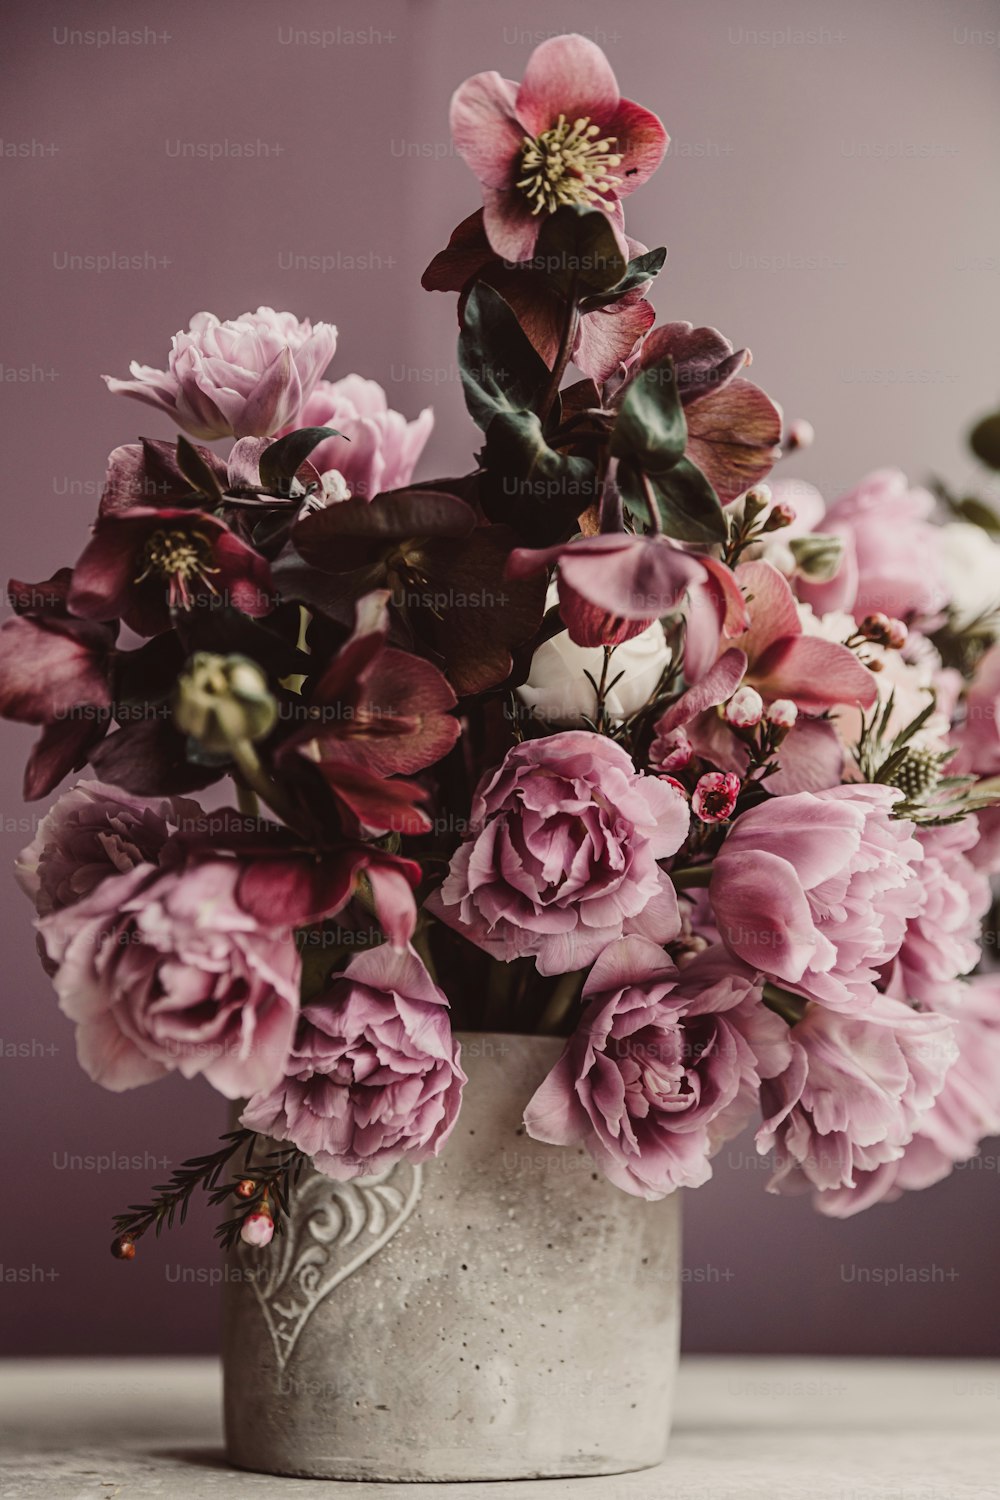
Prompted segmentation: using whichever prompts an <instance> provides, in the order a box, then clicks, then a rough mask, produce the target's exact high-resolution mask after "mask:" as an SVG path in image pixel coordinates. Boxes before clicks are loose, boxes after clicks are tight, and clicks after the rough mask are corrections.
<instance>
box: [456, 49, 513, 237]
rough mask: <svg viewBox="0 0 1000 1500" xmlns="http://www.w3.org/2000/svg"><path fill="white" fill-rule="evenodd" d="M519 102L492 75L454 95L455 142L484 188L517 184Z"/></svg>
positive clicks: (510, 89) (505, 84) (469, 81)
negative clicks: (514, 182)
mask: <svg viewBox="0 0 1000 1500" xmlns="http://www.w3.org/2000/svg"><path fill="white" fill-rule="evenodd" d="M516 99H517V85H516V84H514V83H511V82H510V81H509V80H508V79H506V78H501V77H500V74H499V73H492V72H491V73H476V74H475V75H474V76H473V77H472V78H467V79H466V80H465V82H464V83H463V84H462V85H461V86H460V87H459V88H457V89H456V90H455V92H454V94H453V95H452V100H451V110H450V115H449V119H450V123H451V135H452V139H453V141H454V142H455V146H456V148H457V150H458V151H459V153H460V155H461V156H462V157H463V158H464V159H465V162H466V164H467V165H468V166H469V167H471V169H472V171H473V172H475V174H476V176H477V177H478V178H479V181H480V182H481V183H482V184H483V186H484V187H490V188H506V187H510V186H511V185H512V183H513V181H514V172H515V169H516V166H517V162H518V160H519V159H520V153H521V150H522V148H523V146H524V130H523V128H522V126H521V125H520V124H519V123H518V120H517V119H516V118H515V106H516ZM490 240H491V243H492V236H490ZM496 248H497V247H496V245H494V249H496ZM500 253H501V254H502V253H503V252H500Z"/></svg>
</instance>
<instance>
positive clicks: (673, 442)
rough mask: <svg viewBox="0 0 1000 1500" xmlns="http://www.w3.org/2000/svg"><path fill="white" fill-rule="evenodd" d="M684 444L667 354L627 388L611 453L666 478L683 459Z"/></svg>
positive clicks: (674, 378) (680, 411) (680, 408)
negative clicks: (666, 474) (669, 471)
mask: <svg viewBox="0 0 1000 1500" xmlns="http://www.w3.org/2000/svg"><path fill="white" fill-rule="evenodd" d="M686 442H687V422H686V421H685V418H684V408H683V406H682V405H681V398H680V393H679V391H678V389H677V376H676V372H675V370H674V361H673V358H672V357H671V356H670V355H669V354H667V355H665V356H664V358H663V359H661V360H658V361H657V362H656V364H654V365H650V367H649V369H648V370H643V371H642V372H641V373H640V374H638V375H637V376H636V377H635V378H634V379H633V380H632V381H631V382H630V383H629V385H627V386H626V388H625V398H624V400H623V401H622V404H621V409H620V410H619V413H618V420H617V421H616V422H615V425H614V428H613V430H612V433H611V452H612V454H613V455H614V457H615V458H625V459H630V460H632V461H633V462H634V463H636V464H638V466H639V468H641V469H644V470H645V471H646V473H647V474H650V475H654V474H665V473H666V472H667V470H668V469H671V468H673V466H674V464H676V463H677V461H678V460H679V459H680V458H682V457H683V456H684V447H685V444H686Z"/></svg>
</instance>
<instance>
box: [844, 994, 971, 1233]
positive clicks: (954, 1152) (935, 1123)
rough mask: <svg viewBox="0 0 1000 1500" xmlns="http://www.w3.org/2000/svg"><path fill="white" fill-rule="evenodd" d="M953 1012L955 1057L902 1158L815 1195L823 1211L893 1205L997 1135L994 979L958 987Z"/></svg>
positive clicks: (848, 1212)
mask: <svg viewBox="0 0 1000 1500" xmlns="http://www.w3.org/2000/svg"><path fill="white" fill-rule="evenodd" d="M951 1014H952V1015H953V1018H954V1022H955V1042H956V1044H957V1047H958V1056H957V1058H956V1059H955V1061H954V1063H953V1064H952V1065H951V1067H950V1068H949V1069H948V1072H947V1074H946V1075H945V1080H944V1085H943V1087H942V1089H941V1092H940V1093H939V1094H938V1095H937V1097H936V1098H935V1100H934V1102H933V1104H932V1105H931V1107H930V1109H929V1110H928V1111H927V1112H926V1114H923V1115H921V1117H920V1119H919V1121H918V1124H917V1129H916V1131H915V1133H914V1135H913V1138H912V1139H911V1140H910V1141H909V1142H908V1143H907V1145H906V1147H905V1148H904V1150H903V1154H902V1155H901V1156H900V1157H898V1158H896V1159H895V1160H893V1161H891V1162H886V1163H884V1164H883V1165H881V1166H878V1167H876V1168H875V1169H874V1170H873V1171H869V1172H859V1173H858V1174H857V1176H856V1185H855V1187H853V1188H840V1189H834V1190H832V1191H829V1192H824V1193H820V1194H818V1195H817V1199H816V1207H817V1208H818V1209H819V1210H820V1211H821V1213H825V1214H829V1215H831V1216H832V1217H834V1218H847V1217H848V1216H849V1215H851V1214H855V1213H858V1212H860V1210H861V1209H864V1208H868V1207H870V1206H871V1205H872V1204H873V1203H880V1202H885V1203H893V1202H895V1200H896V1199H897V1198H899V1197H901V1196H902V1194H903V1193H904V1192H911V1191H917V1190H919V1189H923V1188H928V1187H932V1186H933V1185H934V1183H936V1182H940V1181H942V1179H943V1178H945V1177H947V1176H948V1174H949V1173H950V1172H951V1171H952V1169H953V1168H954V1167H955V1166H960V1165H962V1164H963V1163H965V1162H969V1161H972V1160H973V1159H974V1158H975V1157H976V1156H977V1155H978V1154H979V1144H980V1142H981V1141H982V1140H984V1139H985V1138H986V1137H987V1136H992V1135H1000V975H997V974H977V975H975V976H974V977H973V978H972V979H970V980H969V982H968V983H967V984H965V985H963V986H962V998H961V1000H960V1001H959V1003H958V1004H957V1006H956V1008H955V1010H954V1011H953V1012H952V1013H951Z"/></svg>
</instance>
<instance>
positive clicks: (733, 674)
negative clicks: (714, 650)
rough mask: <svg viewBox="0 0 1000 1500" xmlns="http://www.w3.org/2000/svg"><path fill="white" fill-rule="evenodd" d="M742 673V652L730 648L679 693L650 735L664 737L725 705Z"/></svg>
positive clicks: (743, 666)
mask: <svg viewBox="0 0 1000 1500" xmlns="http://www.w3.org/2000/svg"><path fill="white" fill-rule="evenodd" d="M746 669H747V659H746V657H745V656H744V654H743V652H742V651H739V650H737V649H736V647H731V648H730V650H728V651H727V652H726V653H725V655H724V656H720V657H719V660H718V661H717V662H716V664H715V666H714V667H713V668H712V669H711V671H710V672H707V673H706V674H705V676H704V677H703V678H702V679H701V681H700V682H698V683H696V684H695V685H694V687H691V688H688V690H687V692H686V693H682V694H681V696H680V697H679V698H678V699H677V701H676V703H672V704H671V705H670V707H669V708H668V709H667V711H666V713H665V714H662V715H661V717H660V718H659V719H658V720H657V721H656V725H655V727H654V731H653V732H654V734H668V733H669V732H670V730H671V729H676V728H678V726H679V725H681V724H687V723H688V722H689V721H690V720H691V719H693V718H694V717H695V716H696V715H697V714H700V713H703V712H704V711H705V709H706V708H715V707H716V706H717V705H718V704H720V703H725V701H726V699H727V698H730V697H732V695H733V693H734V692H735V691H736V689H737V688H738V687H739V685H740V683H741V682H742V681H743V674H744V673H745V671H746Z"/></svg>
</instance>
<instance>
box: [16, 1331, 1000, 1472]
mask: <svg viewBox="0 0 1000 1500" xmlns="http://www.w3.org/2000/svg"><path fill="white" fill-rule="evenodd" d="M219 1385H220V1382H219V1369H218V1365H217V1364H216V1362H215V1361H214V1360H210V1359H132V1360H127V1359H92V1360H66V1359H56V1360H22V1361H14V1360H10V1361H6V1362H3V1363H0V1433H2V1442H0V1496H2V1497H3V1500H138V1497H143V1500H144V1497H146V1496H151V1497H157V1500H159V1497H165V1496H175V1495H176V1496H179V1497H182V1500H230V1497H234V1500H235V1497H243V1496H247V1497H249V1500H254V1497H257V1496H260V1497H263V1496H265V1495H269V1496H278V1497H282V1500H283V1497H285V1496H288V1497H289V1500H291V1497H298V1496H301V1497H306V1496H311V1497H313V1500H320V1497H323V1496H327V1497H330V1500H378V1497H385V1496H389V1495H391V1496H394V1497H395V1500H421V1497H426V1496H427V1495H429V1494H430V1493H431V1492H432V1491H433V1490H438V1491H439V1493H440V1494H442V1495H443V1496H444V1497H446V1500H532V1497H545V1500H575V1497H578V1500H742V1497H744V1496H750V1497H753V1496H766V1497H768V1500H998V1497H1000V1362H998V1363H978V1362H972V1361H955V1362H947V1363H946V1362H943V1361H907V1362H903V1361H898V1362H897V1361H891V1360H836V1359H761V1358H755V1359H750V1358H689V1359H685V1360H684V1361H683V1363H682V1366H681V1376H680V1385H679V1390H678V1396H677V1407H676V1417H675V1422H674V1435H673V1438H672V1439H671V1448H670V1453H669V1456H668V1458H667V1461H666V1463H665V1464H663V1465H662V1467H660V1468H658V1469H650V1470H647V1471H646V1472H645V1473H641V1474H623V1475H620V1476H616V1477H614V1478H603V1479H565V1480H562V1479H557V1480H547V1481H536V1482H519V1483H494V1484H482V1485H479V1484H448V1485H424V1484H418V1485H404V1486H399V1485H384V1484H341V1483H334V1482H327V1481H316V1480H308V1479H307V1480H300V1479H275V1478H273V1477H269V1476H265V1475H257V1474H245V1473H241V1472H239V1471H238V1470H235V1469H231V1468H230V1467H229V1466H228V1465H227V1464H226V1462H225V1458H224V1456H223V1453H222V1445H221V1444H222V1439H221V1425H220V1418H219Z"/></svg>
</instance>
